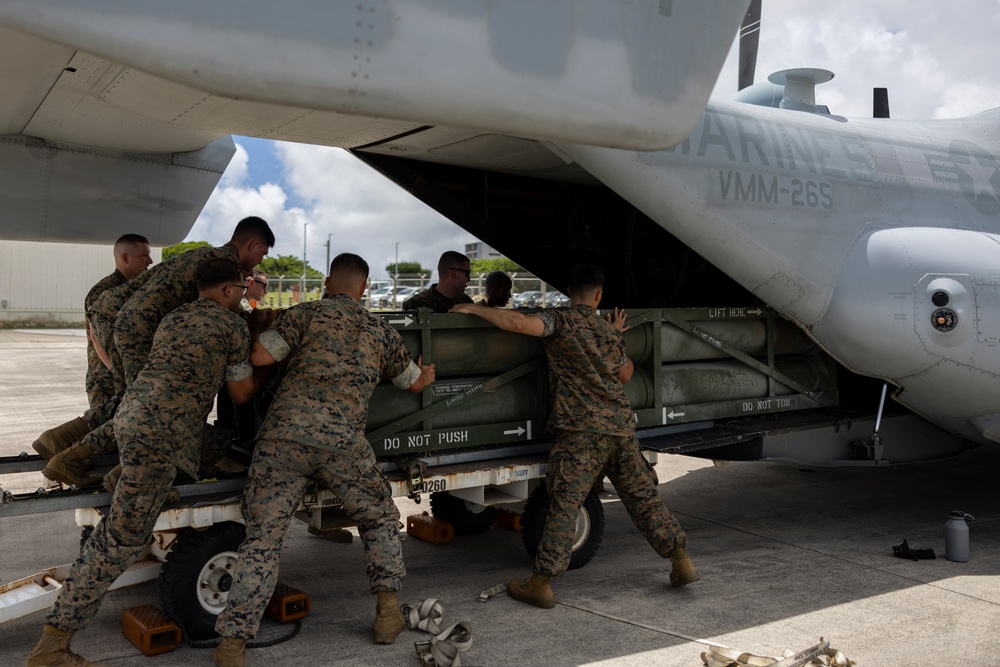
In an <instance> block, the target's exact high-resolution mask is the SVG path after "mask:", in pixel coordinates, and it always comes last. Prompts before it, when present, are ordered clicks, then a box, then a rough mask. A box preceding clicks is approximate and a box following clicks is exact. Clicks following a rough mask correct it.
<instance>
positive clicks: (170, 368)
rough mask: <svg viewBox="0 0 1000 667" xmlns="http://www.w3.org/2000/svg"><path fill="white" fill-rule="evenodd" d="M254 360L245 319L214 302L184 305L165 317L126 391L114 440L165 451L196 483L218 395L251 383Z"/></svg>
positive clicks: (200, 300) (203, 300) (202, 300)
mask: <svg viewBox="0 0 1000 667" xmlns="http://www.w3.org/2000/svg"><path fill="white" fill-rule="evenodd" d="M249 358H250V332H249V331H248V330H247V326H246V323H244V322H243V320H242V319H241V318H240V316H239V315H237V314H235V313H233V312H231V311H229V310H226V309H225V308H223V307H222V306H220V305H219V304H217V303H216V302H215V301H212V300H211V299H198V300H197V301H194V302H192V303H188V304H184V305H182V306H180V307H179V308H177V309H176V310H174V311H173V312H171V313H170V314H169V315H167V316H166V317H164V318H163V322H162V323H161V324H160V327H159V329H157V331H156V336H155V338H154V339H153V348H152V350H151V351H150V353H149V360H148V361H147V363H146V367H145V368H143V370H142V372H140V373H139V375H138V377H137V378H136V379H135V381H134V382H132V384H131V385H129V388H128V389H126V390H125V395H124V396H123V397H122V401H121V405H120V406H119V407H118V412H117V414H116V415H115V437H116V439H117V440H118V442H119V443H126V442H133V441H138V442H142V443H145V444H147V445H149V446H153V447H162V448H164V449H166V450H168V451H169V452H170V453H171V460H172V461H173V463H174V465H176V466H177V467H178V468H180V469H181V470H183V471H184V472H186V473H188V474H189V475H191V476H192V477H195V478H197V477H198V475H199V468H200V467H201V466H200V456H201V454H200V449H201V446H202V443H203V441H204V433H203V431H204V424H205V419H206V418H207V417H208V414H209V412H211V410H212V405H213V404H214V401H215V395H216V394H217V393H218V391H219V387H221V386H222V383H223V382H238V381H240V380H244V379H246V378H248V377H250V375H251V374H252V373H253V369H252V367H251V366H250V361H249Z"/></svg>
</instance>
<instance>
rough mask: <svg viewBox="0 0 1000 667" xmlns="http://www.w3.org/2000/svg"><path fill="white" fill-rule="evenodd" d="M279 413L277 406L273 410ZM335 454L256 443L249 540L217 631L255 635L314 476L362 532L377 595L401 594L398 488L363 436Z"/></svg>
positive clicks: (246, 497)
mask: <svg viewBox="0 0 1000 667" xmlns="http://www.w3.org/2000/svg"><path fill="white" fill-rule="evenodd" d="M272 409H273V408H272ZM340 444H341V445H342V447H341V449H340V450H339V451H336V452H332V451H328V450H324V449H318V448H316V447H310V446H308V445H303V444H301V443H297V442H289V441H281V440H260V439H258V440H257V444H256V447H255V449H254V457H253V463H252V464H251V466H250V472H249V474H248V477H247V484H246V488H245V489H244V492H243V519H244V521H245V522H246V525H247V536H246V539H244V540H243V544H241V545H240V550H239V562H238V564H237V566H236V572H235V574H234V577H233V585H232V588H231V589H230V590H229V606H228V607H226V609H225V610H224V611H223V612H222V614H221V615H220V616H219V619H218V621H217V622H216V624H215V629H216V631H217V632H218V633H219V634H220V635H222V636H223V637H242V638H246V639H250V638H252V637H253V636H254V635H255V634H256V633H257V628H258V626H259V625H260V619H261V616H262V615H263V613H264V608H265V607H266V606H267V603H268V600H270V598H271V594H272V593H273V591H274V586H275V583H276V582H277V580H278V560H279V557H280V554H281V544H282V541H283V540H284V536H285V533H286V531H287V530H288V524H289V521H290V520H291V517H292V512H293V511H294V510H295V508H296V507H297V506H298V504H299V500H300V499H301V498H302V493H303V492H304V491H305V489H306V486H307V485H308V484H309V483H310V482H311V481H312V480H313V479H315V480H316V481H318V482H319V483H320V484H322V485H323V486H325V487H327V488H329V489H330V490H332V491H333V492H334V493H335V494H336V495H337V497H338V498H339V499H341V500H342V501H343V503H344V510H345V512H346V513H347V516H348V517H349V518H350V519H351V521H353V522H354V523H355V524H356V525H357V527H358V532H359V533H360V535H361V540H362V543H363V545H364V552H365V571H366V573H367V574H368V579H369V581H370V582H371V584H370V585H371V592H372V593H376V592H378V591H398V590H399V589H400V587H401V586H402V583H403V577H404V576H405V575H406V569H405V567H404V566H403V554H402V551H401V549H400V545H399V510H398V509H397V508H396V504H395V503H394V502H393V501H392V490H391V488H390V487H389V483H388V482H387V481H386V479H385V477H383V476H382V472H381V470H380V469H379V467H378V464H377V463H376V461H375V454H374V453H373V452H372V450H371V447H369V446H368V443H367V442H365V441H364V440H363V439H360V440H359V439H357V438H354V439H351V440H349V441H344V442H342V443H340Z"/></svg>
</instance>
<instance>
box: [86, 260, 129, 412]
mask: <svg viewBox="0 0 1000 667" xmlns="http://www.w3.org/2000/svg"><path fill="white" fill-rule="evenodd" d="M125 282H126V280H125V274H124V273H122V272H121V271H119V270H118V269H115V270H114V273H111V274H110V275H107V276H105V277H103V278H101V279H100V280H98V281H97V284H95V285H94V286H93V287H91V288H90V291H89V292H87V296H86V297H85V298H84V300H83V312H84V313H87V312H88V311H89V310H90V308H91V306H93V305H94V302H95V301H97V297H99V296H100V295H101V294H103V293H104V292H106V291H107V290H109V289H111V288H113V287H118V286H119V285H122V284H124V283H125ZM86 388H87V400H88V401H89V404H90V407H94V406H95V405H99V404H101V403H104V402H105V401H107V400H108V399H110V398H111V397H112V396H113V395H114V393H115V383H114V380H113V379H112V377H111V371H110V369H108V367H107V366H105V365H104V362H103V361H101V358H100V357H99V356H97V350H96V349H94V343H93V341H92V340H90V336H87V378H86Z"/></svg>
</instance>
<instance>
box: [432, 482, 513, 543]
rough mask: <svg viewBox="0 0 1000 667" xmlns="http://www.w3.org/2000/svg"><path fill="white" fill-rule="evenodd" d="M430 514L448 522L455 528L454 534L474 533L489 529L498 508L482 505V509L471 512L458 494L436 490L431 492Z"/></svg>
mask: <svg viewBox="0 0 1000 667" xmlns="http://www.w3.org/2000/svg"><path fill="white" fill-rule="evenodd" d="M431 514H433V515H434V516H435V517H436V518H438V519H441V520H442V521H447V522H448V523H450V524H451V525H452V526H453V527H454V528H455V534H456V535H475V534H477V533H482V532H485V531H487V530H489V527H490V526H492V525H493V522H494V521H495V520H496V518H497V516H498V515H499V514H500V510H498V509H497V508H496V507H483V508H482V511H479V512H473V511H472V510H470V509H469V506H468V504H467V503H466V502H465V501H464V500H462V499H461V498H459V497H458V496H453V495H451V494H450V493H448V492H447V491H437V492H435V493H432V494H431Z"/></svg>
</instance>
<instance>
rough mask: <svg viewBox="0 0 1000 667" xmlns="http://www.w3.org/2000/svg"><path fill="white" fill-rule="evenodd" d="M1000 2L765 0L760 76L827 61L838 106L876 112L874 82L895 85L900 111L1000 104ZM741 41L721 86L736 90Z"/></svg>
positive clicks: (946, 113)
mask: <svg viewBox="0 0 1000 667" xmlns="http://www.w3.org/2000/svg"><path fill="white" fill-rule="evenodd" d="M998 30H1000V6H998V3H997V2H996V0H968V1H966V2H962V3H960V4H958V5H955V4H947V3H941V2H928V1H926V0H918V1H906V2H902V1H901V0H883V1H880V2H877V3H873V2H869V1H867V0H840V1H838V2H835V3H825V2H802V1H801V0H764V3H763V8H762V11H761V39H760V51H759V55H758V60H757V77H756V78H757V81H763V80H765V79H766V78H767V75H768V74H770V73H771V72H773V71H776V70H779V69H786V68H789V67H821V68H823V69H829V70H831V71H833V72H834V74H835V75H836V76H835V78H834V80H833V81H831V82H830V83H826V84H823V85H821V86H820V87H819V88H817V91H816V97H817V101H819V102H820V103H825V104H828V105H829V106H830V108H831V111H832V112H833V113H837V114H841V115H846V116H870V115H871V106H872V88H874V87H885V88H888V89H889V107H890V110H891V112H892V115H893V116H894V117H897V118H910V119H921V118H923V119H926V118H945V117H957V116H962V115H969V114H972V113H978V112H979V111H984V110H986V109H989V108H992V107H995V106H998V105H1000V93H998V92H997V91H1000V74H998V73H997V70H996V68H995V67H994V66H993V64H994V63H995V62H997V59H998V56H1000V45H998V42H997V40H996V34H997V32H998ZM736 57H737V49H736V47H735V46H734V47H733V49H732V50H731V51H730V54H729V58H728V59H727V61H726V64H725V66H724V67H723V71H722V74H721V76H720V78H719V83H718V84H717V86H716V89H715V94H717V95H720V96H723V97H730V96H732V94H733V93H734V92H735V90H736Z"/></svg>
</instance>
